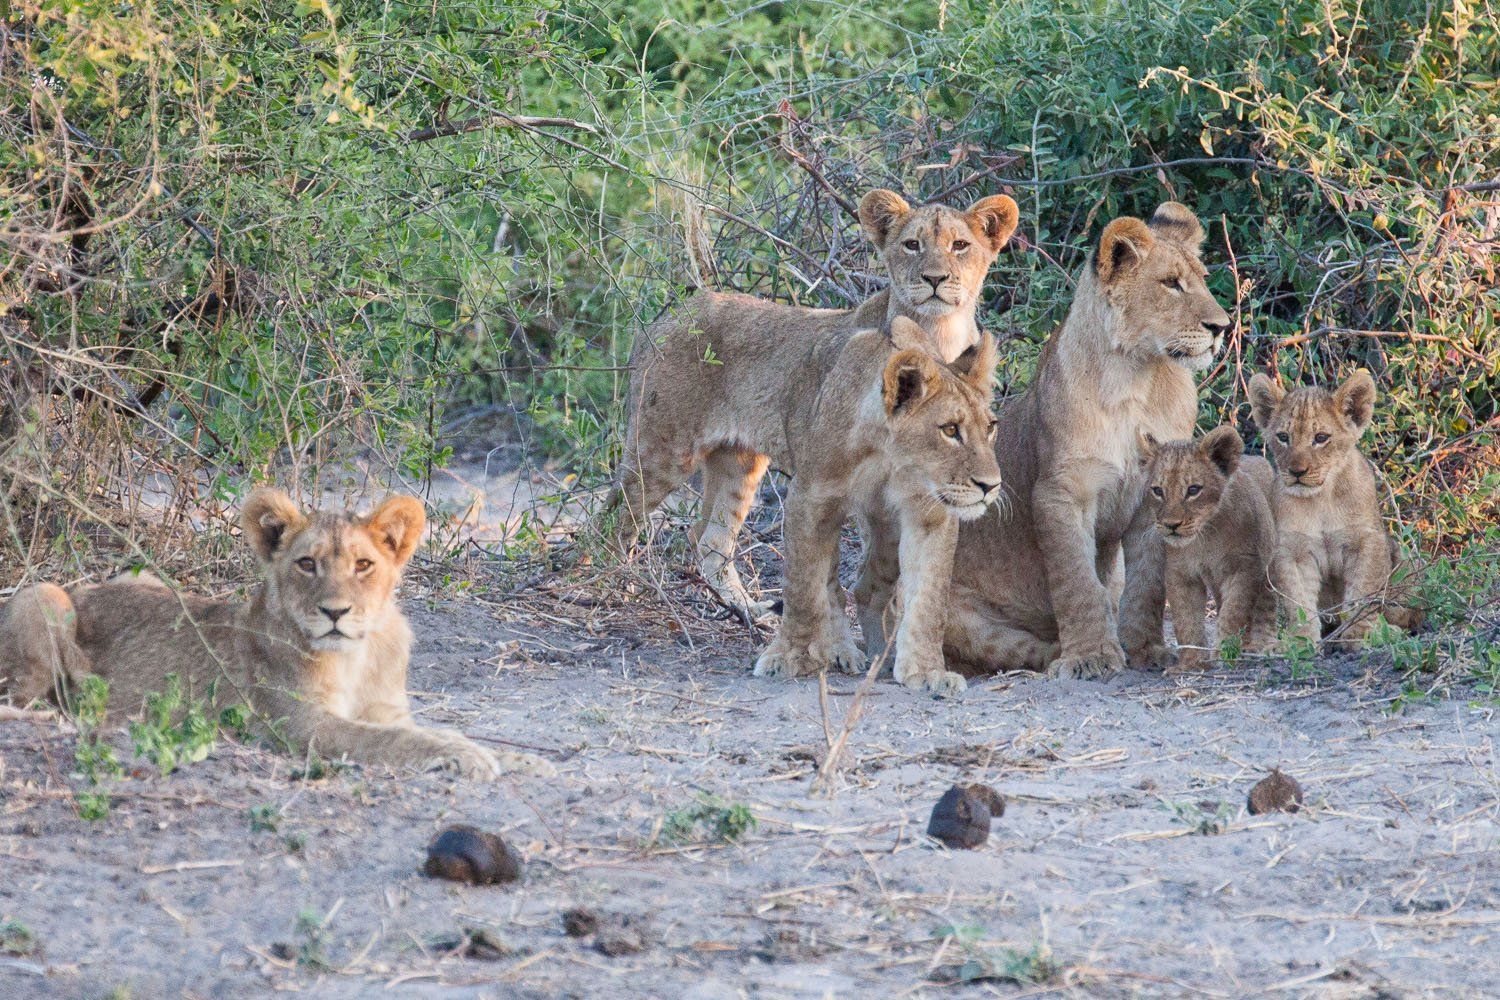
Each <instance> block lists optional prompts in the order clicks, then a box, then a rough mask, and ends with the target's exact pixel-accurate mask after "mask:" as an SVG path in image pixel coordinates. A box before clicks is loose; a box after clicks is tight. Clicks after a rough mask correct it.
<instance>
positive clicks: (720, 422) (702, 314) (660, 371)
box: [608, 190, 1017, 618]
mask: <svg viewBox="0 0 1500 1000" xmlns="http://www.w3.org/2000/svg"><path fill="white" fill-rule="evenodd" d="M1016 218H1017V212H1016V203H1015V202H1014V201H1013V200H1011V199H1010V198H1008V197H1006V196H1004V195H994V196H991V197H988V198H984V199H981V200H980V201H978V202H976V203H975V204H974V205H972V206H970V207H969V209H968V210H967V211H962V212H960V211H957V210H955V209H951V208H945V207H943V206H940V205H927V206H923V207H920V208H915V209H913V208H911V207H910V206H909V205H907V203H906V202H905V201H903V200H902V199H901V198H900V196H898V195H896V194H894V193H893V192H890V191H883V190H877V191H872V192H870V193H869V194H868V195H866V196H865V198H864V201H863V202H862V203H861V205H860V219H861V222H862V224H863V226H864V229H865V231H866V233H867V234H868V236H869V238H870V239H871V241H872V242H873V243H874V244H875V247H876V249H877V250H878V251H879V253H880V255H881V258H882V260H883V261H884V262H885V265H886V269H887V271H888V272H889V274H890V277H891V285H890V287H889V288H888V289H886V290H885V291H883V292H880V293H879V294H877V295H875V296H873V297H872V298H870V299H868V300H866V301H865V302H863V303H861V304H860V305H859V306H857V307H856V308H854V309H847V310H845V309H806V308H801V307H797V306H788V305H781V304H778V303H774V302H767V301H765V300H763V299H758V298H754V297H752V296H749V295H739V294H732V293H719V292H707V291H705V292H699V293H697V294H695V295H693V296H692V297H691V298H689V299H688V300H687V301H685V302H683V303H682V304H681V305H679V306H677V307H675V308H673V309H672V310H671V311H669V312H668V313H666V314H665V315H663V316H662V317H661V318H660V319H658V320H657V321H656V322H655V323H654V324H652V326H651V327H650V328H649V329H647V330H646V331H644V332H643V333H642V334H641V336H640V337H638V338H637V339H636V343H635V347H634V349H633V350H632V352H631V358H630V388H629V395H628V397H627V409H628V422H627V425H626V431H625V446H624V451H623V455H622V457H621V460H620V464H619V467H618V470H617V474H616V488H615V491H614V493H613V495H612V496H611V498H610V501H609V504H608V509H609V510H611V511H615V512H617V514H618V517H619V522H618V524H619V528H618V532H617V541H618V542H619V543H620V544H621V545H624V546H628V545H629V544H631V543H633V542H634V541H635V539H636V538H637V536H638V535H639V534H640V532H641V530H642V529H643V528H644V527H645V525H646V522H647V519H648V518H649V517H650V515H651V513H652V512H653V511H655V510H656V508H657V507H659V506H660V505H661V503H662V501H663V500H665V499H666V497H667V495H668V494H670V493H671V492H672V491H673V490H675V489H676V488H677V487H679V486H681V485H682V484H683V483H685V482H686V481H687V480H688V479H689V478H690V477H691V476H692V474H693V473H694V472H696V471H697V470H699V469H700V468H701V469H702V470H703V507H702V510H701V512H700V515H699V518H698V521H697V523H696V524H695V525H694V526H693V528H692V531H691V540H692V542H693V545H694V546H695V548H696V550H697V557H698V566H699V569H700V571H701V572H702V574H703V577H704V578H705V579H706V580H707V581H708V582H709V583H710V584H711V585H712V586H713V587H714V588H715V590H717V591H718V593H719V595H720V596H721V597H722V598H723V599H724V600H725V601H726V602H727V603H729V604H730V605H732V606H734V607H736V608H739V609H741V610H742V611H743V612H744V613H745V614H746V615H748V616H750V617H752V618H753V617H757V616H759V615H760V614H763V613H764V612H765V610H766V609H767V608H768V607H769V605H768V604H767V603H766V602H758V601H755V600H753V599H752V598H751V596H750V594H749V593H748V591H747V590H746V589H745V586H744V584H743V582H742V581H741V579H740V576H739V573H738V571H737V570H736V569H735V565H734V558H735V551H736V538H737V536H738V534H739V530H740V527H741V525H742V524H743V523H744V520H745V516H746V515H747V514H748V513H749V510H750V505H751V502H752V501H753V499H754V496H755V491H756V488H757V486H758V484H759V483H760V480H761V477H762V476H764V474H765V471H766V469H767V468H768V466H769V465H770V464H772V463H775V464H776V465H777V466H778V467H780V468H785V463H786V461H788V460H789V457H788V446H787V437H788V434H787V429H786V426H785V420H786V418H787V415H788V414H789V413H790V406H789V403H788V400H795V399H798V398H799V397H797V396H796V395H794V394H788V393H786V392H784V391H783V390H785V389H786V388H787V387H788V386H791V385H796V386H798V387H800V389H801V390H802V391H804V392H813V391H816V388H817V386H818V381H819V379H820V378H821V377H822V375H823V374H825V373H826V371H827V370H828V368H829V366H830V364H831V356H832V355H835V354H837V353H838V351H839V350H841V349H842V345H843V343H844V342H845V341H846V340H848V339H849V338H850V337H851V336H852V335H853V334H854V333H855V332H856V331H859V330H865V329H874V328H879V329H886V330H889V328H890V326H891V323H892V321H893V320H895V319H896V318H897V317H902V318H905V319H908V320H911V321H913V322H914V323H916V324H917V325H918V326H919V327H920V328H921V330H922V333H923V345H925V347H926V348H927V349H928V350H929V351H930V352H931V353H933V354H934V355H935V356H937V357H939V358H940V359H941V360H943V361H953V360H955V359H956V358H958V357H959V356H960V355H961V354H963V353H964V352H965V351H968V350H973V349H975V348H976V347H977V346H978V345H979V343H980V333H979V328H978V326H977V325H976V324H975V321H974V309H975V306H976V304H977V303H978V301H979V295H980V291H981V289H982V288H983V285H984V276H985V273H986V272H987V271H988V270H989V267H990V265H991V264H992V263H993V262H994V260H995V255H996V254H997V253H998V252H999V251H1000V248H1001V247H1003V246H1004V245H1005V243H1006V241H1007V240H1008V239H1009V238H1010V236H1011V233H1013V232H1014V231H1015V227H1016ZM914 346H917V345H914Z"/></svg>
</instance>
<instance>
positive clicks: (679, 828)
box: [661, 793, 759, 844]
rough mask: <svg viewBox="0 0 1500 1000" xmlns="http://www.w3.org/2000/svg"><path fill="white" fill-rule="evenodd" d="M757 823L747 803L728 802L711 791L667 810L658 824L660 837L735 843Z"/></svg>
mask: <svg viewBox="0 0 1500 1000" xmlns="http://www.w3.org/2000/svg"><path fill="white" fill-rule="evenodd" d="M757 826H759V823H758V821H757V820H756V818H755V815H754V814H753V813H752V812H751V811H750V807H749V806H747V805H744V804H743V803H735V804H734V805H730V804H728V803H726V802H725V801H724V800H723V799H720V798H718V797H717V796H714V795H709V794H706V793H704V794H700V795H699V796H698V801H697V802H695V803H693V804H692V805H690V806H686V807H684V808H682V809H677V810H674V811H673V812H670V813H668V814H667V815H666V816H665V817H664V818H663V819H662V824H661V840H662V841H663V842H665V843H668V844H682V843H688V842H692V841H695V840H698V839H700V838H706V839H708V840H713V841H721V842H725V843H735V842H737V841H739V840H740V839H742V838H743V837H744V836H745V834H747V833H750V832H751V831H752V830H754V829H755V828H756V827H757Z"/></svg>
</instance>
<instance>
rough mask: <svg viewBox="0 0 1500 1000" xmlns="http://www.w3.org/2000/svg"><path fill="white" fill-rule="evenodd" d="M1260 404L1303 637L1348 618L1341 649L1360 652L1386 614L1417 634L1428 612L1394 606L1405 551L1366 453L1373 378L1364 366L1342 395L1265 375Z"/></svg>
mask: <svg viewBox="0 0 1500 1000" xmlns="http://www.w3.org/2000/svg"><path fill="white" fill-rule="evenodd" d="M1250 406H1251V410H1252V412H1253V415H1254V417H1255V424H1256V426H1257V427H1259V428H1260V429H1261V433H1262V434H1264V435H1265V439H1266V442H1267V444H1268V446H1269V447H1270V449H1271V457H1272V458H1273V459H1274V460H1275V463H1276V482H1275V486H1274V488H1273V490H1272V493H1271V508H1272V513H1273V514H1274V515H1275V518H1276V526H1277V529H1278V531H1279V535H1280V537H1279V541H1278V543H1277V548H1276V559H1275V566H1274V567H1273V574H1272V578H1273V580H1274V581H1275V584H1276V587H1277V589H1278V590H1279V591H1280V592H1281V596H1282V598H1283V600H1284V601H1285V602H1286V604H1287V611H1288V613H1289V615H1290V618H1291V621H1290V627H1291V628H1292V629H1293V630H1294V632H1295V634H1297V635H1301V636H1304V637H1305V638H1307V639H1310V640H1312V641H1313V642H1317V641H1318V639H1319V638H1320V629H1321V622H1322V619H1323V618H1324V617H1327V618H1329V619H1330V620H1331V621H1336V620H1337V619H1339V618H1340V617H1342V624H1341V626H1339V627H1337V628H1336V634H1335V637H1334V638H1333V639H1332V640H1331V641H1332V643H1333V644H1335V645H1338V646H1345V647H1348V648H1358V647H1359V646H1360V645H1362V644H1363V642H1364V640H1365V639H1366V638H1367V637H1368V636H1369V634H1370V631H1371V629H1372V628H1374V625H1375V614H1376V612H1377V611H1378V612H1380V613H1382V614H1384V615H1385V618H1386V620H1387V621H1389V622H1390V623H1391V624H1392V625H1395V626H1397V627H1399V628H1408V629H1410V628H1414V627H1415V626H1416V625H1417V624H1418V623H1419V622H1420V620H1421V614H1420V612H1417V611H1415V610H1412V609H1410V608H1405V607H1398V606H1395V605H1394V604H1391V603H1389V602H1390V600H1391V598H1392V596H1393V595H1392V593H1391V589H1390V584H1391V574H1392V572H1393V571H1394V569H1395V555H1396V546H1395V541H1394V539H1392V538H1391V536H1390V535H1389V533H1388V532H1387V531H1386V527H1385V521H1384V520H1382V519H1381V516H1380V496H1379V493H1378V491H1377V488H1376V479H1375V468H1374V466H1372V465H1371V464H1370V460H1369V459H1367V458H1366V457H1365V456H1364V454H1363V453H1362V452H1361V451H1360V450H1359V439H1360V438H1361V437H1362V436H1363V435H1364V433H1365V431H1366V430H1367V429H1368V428H1369V426H1370V420H1371V418H1372V417H1373V416H1374V413H1375V380H1374V379H1373V378H1371V377H1370V373H1369V372H1367V371H1364V370H1363V369H1361V370H1360V371H1357V372H1355V373H1354V374H1353V375H1351V376H1350V377H1349V378H1348V379H1347V380H1346V381H1345V382H1344V383H1343V384H1342V385H1340V386H1339V387H1338V388H1337V389H1335V390H1334V391H1332V392H1329V391H1328V390H1327V389H1324V388H1322V387H1321V386H1306V387H1303V388H1300V389H1293V390H1292V391H1291V392H1288V391H1286V390H1285V389H1283V388H1282V387H1281V386H1279V385H1277V384H1276V383H1275V382H1274V381H1272V379H1271V378H1270V377H1269V376H1267V375H1256V376H1255V377H1254V378H1253V379H1251V380H1250Z"/></svg>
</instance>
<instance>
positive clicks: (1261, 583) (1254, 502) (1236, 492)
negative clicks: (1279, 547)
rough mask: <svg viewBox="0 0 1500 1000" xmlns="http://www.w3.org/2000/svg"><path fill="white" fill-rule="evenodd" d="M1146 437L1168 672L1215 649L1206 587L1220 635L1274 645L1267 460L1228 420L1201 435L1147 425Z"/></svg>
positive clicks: (1256, 647) (1204, 660)
mask: <svg viewBox="0 0 1500 1000" xmlns="http://www.w3.org/2000/svg"><path fill="white" fill-rule="evenodd" d="M1140 447H1141V462H1142V464H1143V465H1144V466H1145V467H1146V484H1147V487H1148V489H1147V501H1146V502H1147V503H1148V504H1150V505H1151V507H1152V510H1153V512H1154V514H1155V517H1156V531H1157V533H1158V534H1159V535H1161V537H1162V541H1164V542H1165V543H1166V545H1167V553H1166V554H1167V566H1166V583H1167V603H1168V604H1169V605H1170V606H1171V608H1172V627H1173V629H1174V630H1175V631H1176V633H1177V646H1178V651H1177V665H1176V667H1175V669H1168V671H1167V672H1168V673H1173V672H1177V671H1188V670H1202V669H1203V668H1204V667H1206V666H1207V665H1208V662H1209V661H1210V660H1212V659H1213V657H1212V656H1211V655H1210V653H1209V651H1208V649H1207V648H1206V643H1207V636H1206V628H1205V624H1204V620H1205V618H1204V604H1205V603H1206V601H1207V599H1208V597H1209V595H1213V599H1214V604H1215V606H1216V607H1217V608H1218V611H1219V630H1218V632H1219V640H1220V641H1221V642H1222V641H1223V640H1224V639H1226V638H1228V637H1229V636H1238V637H1239V639H1240V641H1241V643H1242V648H1243V649H1246V650H1250V651H1256V652H1261V651H1264V650H1266V649H1268V648H1269V647H1270V646H1271V644H1272V643H1273V642H1274V640H1275V637H1276V592H1275V591H1274V590H1273V589H1272V588H1271V577H1270V571H1271V561H1272V558H1273V557H1274V555H1275V552H1276V522H1275V520H1274V519H1273V518H1272V516H1271V500H1270V491H1271V480H1272V477H1273V476H1274V473H1273V472H1272V471H1271V466H1270V464H1269V463H1267V462H1266V460H1265V459H1263V458H1261V457H1259V456H1257V455H1245V454H1244V451H1245V443H1244V441H1242V440H1240V435H1239V433H1238V432H1237V431H1236V430H1235V429H1234V428H1233V427H1229V426H1223V427H1215V428H1214V429H1213V430H1211V431H1209V432H1208V433H1207V434H1205V435H1204V436H1203V437H1202V439H1200V440H1199V441H1197V442H1196V443H1194V442H1192V441H1171V442H1168V443H1166V444H1158V443H1157V441H1156V439H1155V438H1154V437H1152V436H1151V435H1150V434H1145V435H1143V436H1142V439H1141V446H1140Z"/></svg>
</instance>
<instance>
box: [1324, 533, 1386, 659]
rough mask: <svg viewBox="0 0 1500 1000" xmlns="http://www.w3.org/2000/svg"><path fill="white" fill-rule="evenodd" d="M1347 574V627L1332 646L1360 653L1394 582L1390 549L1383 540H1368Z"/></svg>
mask: <svg viewBox="0 0 1500 1000" xmlns="http://www.w3.org/2000/svg"><path fill="white" fill-rule="evenodd" d="M1350 562H1351V563H1352V565H1350V566H1349V568H1348V571H1347V572H1346V573H1345V574H1344V592H1343V595H1342V598H1343V601H1342V603H1343V608H1344V612H1343V617H1344V624H1343V627H1342V629H1341V630H1340V634H1339V636H1338V637H1337V638H1336V639H1334V640H1333V641H1332V643H1331V644H1332V645H1335V646H1338V647H1340V648H1343V649H1359V648H1360V647H1361V646H1363V645H1364V644H1365V641H1366V640H1367V639H1368V638H1369V637H1370V633H1371V631H1373V630H1374V628H1375V616H1376V614H1377V613H1378V612H1379V611H1380V605H1381V600H1382V599H1383V598H1384V597H1385V594H1386V591H1387V589H1388V588H1389V586H1390V582H1391V556H1390V548H1389V546H1388V545H1387V544H1386V540H1385V539H1384V538H1375V539H1366V540H1365V541H1364V543H1363V544H1362V545H1361V546H1360V548H1359V551H1358V552H1356V553H1355V554H1354V556H1353V558H1352V559H1351V560H1350Z"/></svg>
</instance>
